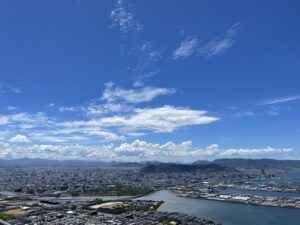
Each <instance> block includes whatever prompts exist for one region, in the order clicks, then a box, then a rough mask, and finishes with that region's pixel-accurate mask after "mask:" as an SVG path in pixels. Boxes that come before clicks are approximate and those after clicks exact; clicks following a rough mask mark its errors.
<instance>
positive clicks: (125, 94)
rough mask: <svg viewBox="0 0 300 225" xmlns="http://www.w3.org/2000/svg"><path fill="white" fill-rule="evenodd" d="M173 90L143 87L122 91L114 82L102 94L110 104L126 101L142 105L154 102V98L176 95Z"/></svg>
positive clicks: (103, 98)
mask: <svg viewBox="0 0 300 225" xmlns="http://www.w3.org/2000/svg"><path fill="white" fill-rule="evenodd" d="M174 93H175V89H173V88H161V87H143V88H134V89H122V88H119V87H116V86H115V85H114V84H113V83H112V82H109V83H107V84H106V88H105V90H104V92H103V94H102V98H101V99H102V100H106V101H108V102H114V101H118V100H119V101H120V100H121V101H125V102H127V103H134V104H137V103H142V102H149V101H152V100H153V99H154V98H156V97H158V96H161V95H169V94H174Z"/></svg>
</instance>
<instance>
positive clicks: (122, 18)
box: [110, 0, 142, 33]
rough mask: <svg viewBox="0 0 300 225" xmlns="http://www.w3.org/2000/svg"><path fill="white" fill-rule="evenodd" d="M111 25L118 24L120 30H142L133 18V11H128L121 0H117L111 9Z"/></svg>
mask: <svg viewBox="0 0 300 225" xmlns="http://www.w3.org/2000/svg"><path fill="white" fill-rule="evenodd" d="M110 17H111V19H112V26H118V27H119V28H120V31H121V32H124V33H125V32H128V31H139V30H142V26H141V24H140V22H138V21H136V20H135V19H134V16H133V13H132V12H129V11H128V9H127V7H126V4H125V2H124V1H123V0H118V1H117V3H116V5H115V8H114V9H113V10H112V11H111V13H110Z"/></svg>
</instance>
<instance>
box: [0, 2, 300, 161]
mask: <svg viewBox="0 0 300 225" xmlns="http://www.w3.org/2000/svg"><path fill="white" fill-rule="evenodd" d="M0 6H1V7H0V30H1V35H0V49H1V51H0V62H1V66H0V158H21V157H33V158H51V159H96V160H124V161H134V160H152V159H158V160H164V161H193V160H198V159H214V158H224V157H247V158H279V159H282V158H286V159H290V158H291V159H298V158H300V155H299V149H300V142H299V140H300V119H299V115H300V86H299V84H300V76H299V72H300V44H299V40H300V29H299V28H300V27H299V26H300V24H299V20H300V18H299V17H300V16H299V13H298V9H299V7H300V3H299V1H296V0H288V1H264V2H262V1H243V2H241V1H226V2H225V1H217V0H212V1H198V0H190V1H177V0H176V1H175V0H172V1H171V0H170V1H159V0H153V1H136V0H134V1H128V0H127V1H126V0H119V1H97V0H66V1H60V0H51V1H32V0H28V1H15V0H1V1H0Z"/></svg>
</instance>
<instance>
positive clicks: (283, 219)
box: [139, 191, 300, 225]
mask: <svg viewBox="0 0 300 225" xmlns="http://www.w3.org/2000/svg"><path fill="white" fill-rule="evenodd" d="M139 199H147V200H163V201H165V204H163V205H162V206H161V207H160V209H159V210H160V211H172V212H184V213H188V214H190V215H194V216H198V217H203V218H206V219H211V220H213V221H215V222H219V223H222V224H223V225H299V224H300V222H299V221H300V209H285V208H273V207H265V206H254V205H246V204H238V203H229V202H220V201H211V200H203V199H186V198H179V197H176V196H175V195H174V194H173V193H171V192H168V191H159V192H156V193H153V194H150V195H148V196H144V197H142V198H139Z"/></svg>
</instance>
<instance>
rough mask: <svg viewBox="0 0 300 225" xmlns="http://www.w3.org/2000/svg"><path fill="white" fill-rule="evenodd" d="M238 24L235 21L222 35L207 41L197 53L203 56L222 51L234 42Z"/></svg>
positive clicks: (238, 28) (217, 53)
mask: <svg viewBox="0 0 300 225" xmlns="http://www.w3.org/2000/svg"><path fill="white" fill-rule="evenodd" d="M239 30H240V24H239V23H235V24H233V25H232V27H231V28H230V29H228V30H227V32H226V33H225V34H224V35H221V36H220V37H218V38H216V39H214V40H212V41H210V42H208V43H207V44H205V45H204V46H202V47H201V48H200V49H199V53H200V54H201V55H204V56H214V55H219V54H222V53H224V52H225V51H226V50H228V49H229V48H231V47H232V46H233V44H234V39H235V37H236V36H237V35H238V33H239Z"/></svg>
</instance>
